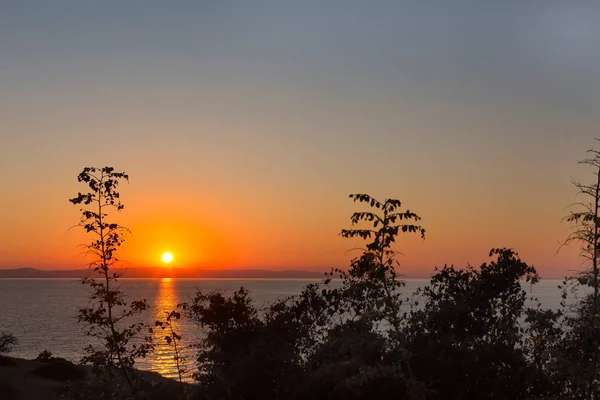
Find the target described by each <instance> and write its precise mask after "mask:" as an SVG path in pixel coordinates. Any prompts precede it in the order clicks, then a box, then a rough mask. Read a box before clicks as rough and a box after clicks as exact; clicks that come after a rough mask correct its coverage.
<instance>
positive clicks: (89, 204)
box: [69, 167, 152, 388]
mask: <svg viewBox="0 0 600 400" xmlns="http://www.w3.org/2000/svg"><path fill="white" fill-rule="evenodd" d="M77 180H78V181H79V182H82V183H84V184H86V185H87V186H88V188H89V191H88V192H85V193H81V192H80V193H78V194H77V196H76V197H74V198H72V199H70V200H69V201H70V202H71V203H73V204H75V205H80V206H81V208H80V211H81V221H80V223H79V224H78V226H81V227H83V229H84V230H85V231H86V232H87V233H88V234H91V235H92V236H93V240H92V242H91V243H89V244H85V245H82V247H83V248H84V250H85V251H84V252H85V254H86V255H87V256H89V257H91V258H92V260H91V262H90V263H89V269H90V270H89V273H88V275H87V276H86V277H85V278H83V279H82V280H81V282H82V284H84V285H87V286H89V287H90V289H91V293H90V299H89V300H90V301H89V303H88V305H87V306H86V307H81V308H79V317H78V320H79V322H80V323H83V324H85V334H86V335H88V336H90V337H91V338H93V339H94V340H95V342H96V343H98V344H96V343H95V344H90V345H88V346H87V347H86V349H85V351H86V355H85V356H84V358H83V360H82V361H83V362H84V363H87V364H91V365H92V366H94V367H95V368H96V370H97V371H103V372H106V373H107V376H108V377H109V379H110V378H112V377H113V373H114V370H115V369H117V370H119V371H120V373H121V375H122V377H123V378H124V380H125V381H126V382H127V384H128V385H129V387H131V388H133V387H134V380H135V379H134V378H135V376H134V374H133V368H132V367H133V365H134V363H135V360H136V358H139V357H145V356H146V354H147V353H148V351H149V350H151V348H152V345H151V342H150V340H151V339H150V335H145V336H144V337H140V336H143V335H142V332H143V330H144V328H145V327H146V325H145V324H143V323H142V322H131V319H132V317H134V316H136V315H138V314H140V313H142V312H143V311H145V310H146V309H148V308H149V306H148V303H147V302H146V300H145V299H144V300H133V301H131V302H129V301H127V300H126V298H125V295H124V293H123V291H122V290H121V288H120V287H119V286H118V284H117V281H118V279H119V278H121V277H122V276H123V272H122V271H121V270H119V269H118V268H117V266H116V263H117V262H118V258H117V257H116V252H117V250H118V248H119V247H120V246H121V245H122V244H123V242H124V240H125V234H126V233H127V231H128V230H127V228H125V227H123V226H121V225H119V224H117V223H115V222H109V220H108V218H109V211H111V210H113V211H117V212H118V211H121V210H123V208H124V205H123V203H121V200H120V193H119V192H118V190H117V189H118V186H119V183H120V181H122V180H126V181H128V180H129V176H128V175H127V174H125V173H123V172H115V170H114V168H112V167H103V168H95V167H86V168H84V169H83V171H82V172H81V173H80V174H79V176H78V177H77ZM139 339H141V340H139Z"/></svg>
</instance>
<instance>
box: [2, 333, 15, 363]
mask: <svg viewBox="0 0 600 400" xmlns="http://www.w3.org/2000/svg"><path fill="white" fill-rule="evenodd" d="M17 343H18V340H17V338H16V337H15V336H14V335H12V334H10V333H6V332H0V357H1V356H3V355H5V354H7V353H8V352H10V351H11V350H12V348H13V346H15V345H16V344H17Z"/></svg>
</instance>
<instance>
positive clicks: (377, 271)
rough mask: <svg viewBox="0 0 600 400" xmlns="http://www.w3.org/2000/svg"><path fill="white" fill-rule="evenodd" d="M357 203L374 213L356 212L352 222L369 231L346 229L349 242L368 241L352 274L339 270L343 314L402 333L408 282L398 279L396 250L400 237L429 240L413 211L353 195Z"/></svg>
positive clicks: (394, 203) (393, 201)
mask: <svg viewBox="0 0 600 400" xmlns="http://www.w3.org/2000/svg"><path fill="white" fill-rule="evenodd" d="M350 198H352V199H353V200H354V201H355V202H360V203H366V204H368V205H369V206H370V207H371V208H373V209H374V210H373V212H371V211H360V212H355V213H354V214H353V215H352V217H351V218H350V220H351V222H352V225H353V226H356V225H359V224H361V223H362V224H364V225H366V227H353V228H352V229H343V230H342V232H341V233H340V234H341V236H343V237H345V238H354V237H359V238H362V239H364V240H367V241H368V243H367V245H366V248H364V249H362V251H363V252H362V254H361V255H360V256H359V257H357V258H354V259H353V260H352V261H351V264H350V269H349V270H348V271H346V270H342V269H335V270H334V271H332V272H331V274H330V276H331V277H333V276H334V275H335V274H337V275H338V276H339V278H340V279H341V280H342V287H341V288H340V289H338V290H337V292H338V293H339V294H340V295H341V299H342V301H341V303H340V307H341V310H339V311H340V312H342V313H344V314H347V315H350V317H351V318H357V317H358V318H368V319H369V320H370V321H371V322H374V323H376V322H380V321H385V322H387V323H388V324H389V325H390V326H391V327H393V328H394V330H395V331H396V332H398V331H399V330H400V325H401V323H400V306H401V304H402V301H401V292H400V289H401V288H402V287H403V286H404V282H403V281H401V280H399V279H398V274H397V272H396V268H395V267H396V266H398V265H399V263H398V261H397V260H396V259H395V257H396V255H397V254H398V251H397V250H394V249H393V247H392V246H393V244H394V243H395V242H396V237H397V236H398V235H399V234H400V233H418V234H420V235H421V237H422V238H423V239H424V238H425V229H424V228H423V227H422V226H420V225H418V224H416V222H418V221H420V220H421V218H420V217H419V216H418V215H417V214H415V213H413V212H411V211H410V210H406V211H401V210H400V207H401V205H402V203H401V202H400V200H396V199H385V200H384V201H383V202H380V201H378V200H376V199H374V198H373V197H371V196H369V195H368V194H351V195H350ZM364 225H363V226H364Z"/></svg>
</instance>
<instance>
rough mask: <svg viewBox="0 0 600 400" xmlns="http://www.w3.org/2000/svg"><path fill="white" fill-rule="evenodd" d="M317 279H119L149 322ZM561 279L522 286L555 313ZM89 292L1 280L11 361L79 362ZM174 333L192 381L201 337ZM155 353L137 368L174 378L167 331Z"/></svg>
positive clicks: (186, 324)
mask: <svg viewBox="0 0 600 400" xmlns="http://www.w3.org/2000/svg"><path fill="white" fill-rule="evenodd" d="M315 282H318V281H317V280H315V279H172V278H161V279H123V280H121V281H120V284H121V287H122V290H123V291H124V292H125V293H126V295H127V296H128V298H130V299H146V300H147V301H148V303H149V304H150V306H151V309H150V310H149V311H148V312H146V313H145V314H144V316H143V318H144V319H145V321H146V322H147V323H149V324H153V323H154V321H156V320H159V319H160V320H164V318H165V316H166V313H167V312H169V311H171V310H173V309H174V308H175V307H176V306H177V304H179V303H182V302H186V301H190V300H191V299H192V298H193V296H194V294H195V293H196V291H198V290H201V291H203V292H211V291H216V290H218V291H223V292H225V294H227V293H229V294H231V293H233V292H234V291H235V290H237V289H239V288H240V287H244V288H246V289H248V290H249V291H250V293H251V294H252V298H253V300H254V302H255V304H256V305H257V306H258V307H263V306H265V305H267V304H268V303H269V302H272V301H275V300H277V299H279V298H283V297H288V296H292V295H296V294H299V293H300V292H301V290H302V288H303V287H305V286H306V285H307V284H310V283H315ZM405 282H406V286H405V288H404V292H405V294H406V295H407V297H410V296H411V294H412V293H414V291H415V290H416V289H417V288H420V287H423V286H425V285H427V284H428V283H429V281H428V280H427V279H406V280H405ZM560 283H561V281H560V280H552V279H542V280H541V281H540V282H539V283H538V284H537V285H535V286H534V287H529V286H526V288H527V290H528V292H529V294H530V295H531V296H534V297H536V298H537V299H538V300H539V301H540V302H541V304H542V306H543V307H545V308H551V309H556V308H558V307H559V304H560V301H561V297H560V294H561V291H560V289H558V287H557V286H558V285H559V284H560ZM88 290H89V289H88V288H87V287H86V286H84V285H82V284H81V282H80V281H78V280H74V279H0V332H3V331H5V332H10V333H12V334H13V335H15V336H16V337H17V339H18V345H16V346H15V347H14V349H13V351H12V352H11V355H12V356H14V357H21V358H35V357H37V356H38V355H39V354H40V352H42V351H44V350H48V351H50V352H51V353H52V354H53V355H54V356H58V357H62V358H65V359H68V360H71V361H73V362H78V361H79V360H80V359H81V357H82V355H83V349H84V348H85V347H86V346H87V345H88V344H89V343H90V340H89V338H88V337H86V336H85V335H84V334H83V326H82V325H81V324H79V323H78V322H77V310H78V307H80V306H84V305H86V304H87V302H88V301H89V300H88V296H89V292H88ZM175 329H176V331H177V332H179V333H180V334H181V336H182V341H181V346H182V348H183V355H184V357H185V359H184V361H183V363H184V366H185V369H186V370H187V372H186V373H185V375H184V379H185V380H186V381H190V380H191V371H193V367H194V353H195V350H194V347H193V344H194V343H197V341H198V340H199V337H200V336H199V335H201V332H200V330H199V329H198V327H197V326H196V325H195V324H194V323H193V322H192V321H189V320H186V319H185V318H184V319H182V320H180V321H177V322H176V325H175ZM153 336H154V337H153V341H154V343H155V344H156V350H155V352H154V353H153V354H151V355H150V356H149V357H147V358H145V359H141V360H139V361H138V363H137V364H136V365H137V367H138V368H141V369H145V370H150V371H155V372H158V373H160V374H162V375H163V376H166V377H170V378H176V377H177V368H176V364H175V359H174V353H173V349H172V347H171V346H168V345H167V344H166V342H165V340H164V336H165V332H163V331H161V330H160V329H154V334H153Z"/></svg>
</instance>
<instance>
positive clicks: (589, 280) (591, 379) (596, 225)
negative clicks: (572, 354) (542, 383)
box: [564, 139, 600, 399]
mask: <svg viewBox="0 0 600 400" xmlns="http://www.w3.org/2000/svg"><path fill="white" fill-rule="evenodd" d="M596 140H598V139H596ZM587 153H588V157H587V158H585V159H583V160H581V161H579V164H583V165H587V166H589V167H591V169H592V170H593V173H594V176H595V178H594V180H593V181H592V182H590V183H581V182H579V181H576V180H573V185H574V186H575V188H576V189H577V195H578V198H580V199H579V201H577V202H575V203H573V204H572V205H571V209H570V211H569V214H568V215H567V216H566V217H565V219H566V220H567V221H568V222H570V223H572V224H573V230H572V231H571V233H570V234H569V236H568V237H567V239H566V240H565V242H564V244H566V245H568V244H571V243H577V244H579V245H580V249H581V251H580V255H581V257H582V258H583V259H584V260H585V261H586V263H587V268H586V269H584V270H583V271H580V273H579V276H578V277H577V278H578V282H579V283H582V284H585V285H588V286H590V287H591V288H592V293H591V295H590V296H589V297H588V298H586V299H584V301H583V303H582V304H581V306H582V307H581V306H580V307H579V311H578V312H579V314H581V313H582V312H583V313H584V314H587V315H581V316H582V317H584V318H585V319H586V320H587V321H588V323H587V324H588V329H587V331H588V332H589V337H588V338H585V339H586V340H585V341H586V342H588V344H589V345H590V346H589V351H586V353H588V354H586V355H585V356H584V357H582V362H583V363H584V364H585V365H584V366H583V367H584V370H585V371H587V373H588V374H589V375H588V376H587V380H588V384H587V394H586V398H589V399H592V398H595V395H594V393H595V392H596V391H597V390H595V389H594V386H595V385H594V383H595V382H596V381H597V380H598V357H599V346H600V321H599V319H600V318H599V316H598V311H599V310H598V300H599V299H598V296H599V286H598V256H599V255H600V254H599V252H600V151H599V150H596V149H594V148H591V149H589V150H588V151H587Z"/></svg>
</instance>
